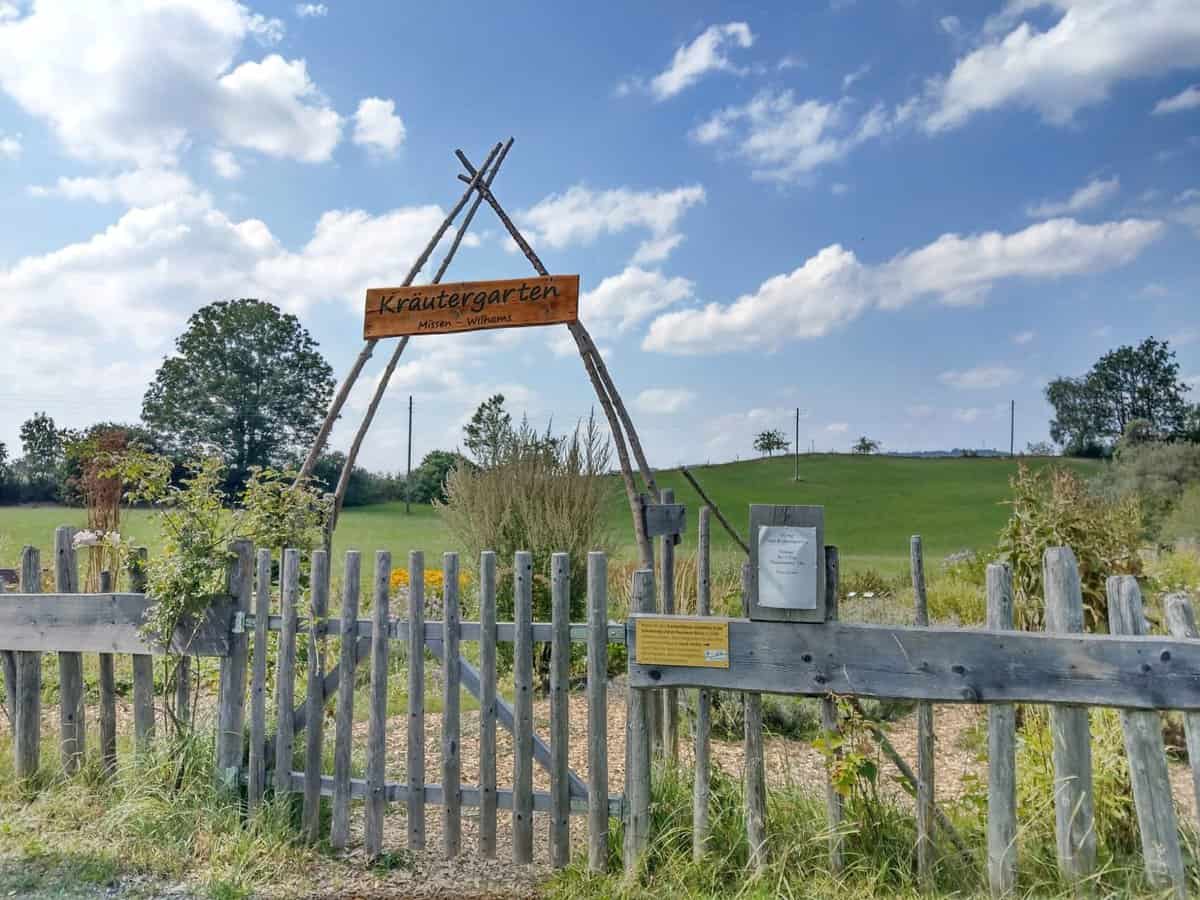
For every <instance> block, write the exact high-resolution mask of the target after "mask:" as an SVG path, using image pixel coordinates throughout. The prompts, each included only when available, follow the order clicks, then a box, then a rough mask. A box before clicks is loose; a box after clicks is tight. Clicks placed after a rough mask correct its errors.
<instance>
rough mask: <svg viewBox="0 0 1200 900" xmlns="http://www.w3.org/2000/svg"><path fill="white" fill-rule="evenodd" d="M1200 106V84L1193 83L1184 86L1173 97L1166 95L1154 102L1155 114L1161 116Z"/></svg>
mask: <svg viewBox="0 0 1200 900" xmlns="http://www.w3.org/2000/svg"><path fill="white" fill-rule="evenodd" d="M1198 106H1200V84H1193V85H1192V86H1191V87H1188V88H1184V89H1183V90H1182V91H1180V92H1179V93H1178V94H1175V95H1174V96H1173V97H1164V98H1163V99H1162V100H1159V101H1158V102H1157V103H1155V104H1154V115H1156V116H1161V115H1165V114H1167V113H1177V112H1183V111H1184V110H1187V109H1195V108H1196V107H1198Z"/></svg>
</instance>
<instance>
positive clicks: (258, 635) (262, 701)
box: [246, 549, 271, 813]
mask: <svg viewBox="0 0 1200 900" xmlns="http://www.w3.org/2000/svg"><path fill="white" fill-rule="evenodd" d="M257 568H258V573H257V578H256V582H255V585H254V660H253V665H252V666H251V675H250V765H249V769H250V771H249V777H248V779H247V784H246V805H247V806H248V807H249V809H250V812H252V813H253V812H254V811H255V810H257V809H258V807H259V806H260V805H261V804H262V799H263V792H264V789H265V788H266V784H267V757H266V753H267V654H268V653H269V647H268V644H267V635H268V626H269V625H270V619H271V551H270V550H267V549H262V550H259V551H258V563H257Z"/></svg>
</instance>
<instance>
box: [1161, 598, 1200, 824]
mask: <svg viewBox="0 0 1200 900" xmlns="http://www.w3.org/2000/svg"><path fill="white" fill-rule="evenodd" d="M1163 607H1164V608H1165V609H1166V612H1167V628H1168V629H1169V630H1170V632H1171V634H1173V635H1174V636H1175V637H1177V638H1182V639H1184V640H1189V641H1194V640H1198V639H1200V630H1197V628H1196V616H1195V614H1194V613H1193V612H1192V601H1191V600H1190V599H1189V598H1188V595H1187V594H1171V595H1170V596H1168V597H1167V599H1166V600H1165V601H1164V602H1163ZM1183 731H1184V739H1185V741H1186V742H1187V755H1188V765H1189V767H1190V768H1191V770H1192V793H1193V794H1194V795H1195V798H1196V815H1197V816H1198V817H1200V713H1197V712H1189V713H1184V716H1183Z"/></svg>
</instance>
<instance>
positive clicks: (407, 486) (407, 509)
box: [404, 394, 413, 516]
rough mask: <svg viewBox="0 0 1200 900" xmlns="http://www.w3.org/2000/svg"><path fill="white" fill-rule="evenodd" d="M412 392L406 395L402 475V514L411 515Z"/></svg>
mask: <svg viewBox="0 0 1200 900" xmlns="http://www.w3.org/2000/svg"><path fill="white" fill-rule="evenodd" d="M412 406H413V404H412V394H409V395H408V471H407V472H406V473H405V475H404V514H405V515H406V516H409V515H412V508H411V506H410V505H409V504H410V503H411V502H412Z"/></svg>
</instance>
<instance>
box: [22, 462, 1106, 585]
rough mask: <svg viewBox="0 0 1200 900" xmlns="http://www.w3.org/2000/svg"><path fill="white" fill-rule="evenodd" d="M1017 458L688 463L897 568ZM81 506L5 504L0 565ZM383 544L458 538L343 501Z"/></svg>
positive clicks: (1086, 466)
mask: <svg viewBox="0 0 1200 900" xmlns="http://www.w3.org/2000/svg"><path fill="white" fill-rule="evenodd" d="M1030 464H1031V465H1034V466H1044V465H1049V464H1062V465H1067V466H1070V467H1072V468H1074V469H1076V470H1078V471H1080V472H1082V473H1089V472H1092V471H1095V469H1096V467H1097V466H1098V465H1099V464H1098V463H1096V462H1093V461H1085V460H1048V459H1037V460H1032V461H1031V462H1030ZM1016 467H1017V464H1016V462H1014V461H1011V460H1007V459H908V458H902V457H890V456H849V455H840V454H839V455H834V454H817V455H811V456H801V457H800V481H798V482H797V481H794V480H793V471H794V469H793V461H792V458H791V457H786V458H785V457H776V458H775V459H760V460H753V461H749V462H739V463H726V464H723V465H715V466H698V467H695V468H694V469H692V473H693V474H694V475H695V476H696V478H697V479H698V480H699V481H700V483H701V484H702V485H703V486H704V489H705V491H706V492H707V493H708V494H709V496H710V497H712V499H713V500H714V501H715V502H716V503H717V504H718V505H719V506H720V507H721V509H722V511H724V512H725V514H726V516H727V517H729V519H730V520H731V521H732V522H733V524H734V525H735V527H737V528H738V529H739V530H740V531H741V532H742V533H743V536H744V535H745V530H746V528H747V518H748V515H749V510H748V507H749V504H751V503H781V504H783V503H796V504H817V505H823V506H824V507H825V527H826V540H827V541H829V542H830V543H832V544H837V545H838V547H839V548H840V549H841V552H842V559H843V562H844V565H845V566H846V567H847V568H848V569H850V570H858V569H863V568H868V567H870V568H876V569H879V570H881V571H882V572H884V573H885V574H894V573H896V572H898V571H899V570H900V569H902V568H903V566H904V565H905V564H906V561H907V559H908V538H909V535H911V534H915V533H919V534H921V535H922V536H923V537H924V540H925V547H926V554H927V556H928V558H929V559H930V560H938V559H941V558H942V557H943V556H945V555H946V554H949V553H952V552H954V551H956V550H962V549H968V548H969V549H975V550H984V549H987V548H988V547H991V546H993V545H994V544H995V542H996V536H997V534H998V532H999V530H1000V528H1001V526H1002V525H1003V524H1004V521H1005V520H1006V518H1007V517H1008V510H1007V507H1006V506H1005V505H1004V501H1005V500H1006V498H1007V497H1008V495H1009V487H1008V482H1009V478H1010V477H1011V476H1012V475H1013V473H1014V472H1015V471H1016ZM658 478H659V483H660V486H661V487H670V488H673V489H674V491H675V497H676V500H677V501H679V502H682V503H685V504H687V507H688V526H687V527H688V532H687V534H686V535H685V536H684V541H683V547H682V552H683V553H691V552H693V551H694V549H695V541H696V512H695V511H696V510H697V509H698V508H699V503H700V500H699V497H697V496H696V494H695V492H694V491H693V490H692V489H691V487H690V486H689V485H688V484H687V482H686V481H685V480H684V479H683V477H682V476H681V475H680V474H679V473H678V472H674V471H669V472H663V473H661V474H659V476H658ZM612 482H613V491H612V500H611V502H610V506H609V525H610V530H611V537H612V543H613V545H614V546H615V547H616V548H617V552H618V553H619V554H620V555H622V556H625V557H631V556H632V555H633V553H634V549H633V533H632V527H631V525H630V520H629V507H628V505H627V503H626V501H625V495H624V492H623V491H622V489H621V486H620V481H619V480H618V479H616V478H613V479H612ZM83 523H84V513H83V510H81V509H71V508H66V507H59V506H37V507H33V506H20V507H3V508H0V565H4V566H11V565H14V564H15V562H16V559H17V556H18V554H19V553H20V548H21V547H22V546H24V545H25V544H34V545H37V546H40V547H41V548H43V552H47V551H48V550H49V549H50V547H51V546H52V543H53V535H54V529H55V527H56V526H58V525H76V526H81V525H82V524H83ZM122 531H123V532H124V533H125V535H126V536H132V537H133V538H134V539H135V540H136V541H137V542H138V543H141V544H144V545H146V546H148V547H150V548H151V549H152V550H153V548H154V547H155V546H157V544H158V535H157V532H156V529H155V525H154V520H153V516H152V514H151V513H148V512H146V511H143V510H130V511H127V512H126V513H125V517H124V524H123V526H122ZM713 541H714V553H715V554H718V555H725V556H729V555H733V554H734V553H735V546H734V544H733V541H732V540H730V538H729V537H728V536H727V535H726V534H725V533H724V531H723V530H722V529H721V528H720V526H719V525H718V524H717V523H716V522H715V521H714V522H713ZM348 549H358V550H362V551H364V552H368V553H369V552H373V551H375V550H390V551H391V552H392V556H393V559H394V560H395V561H396V562H397V564H401V561H402V560H404V559H406V558H407V555H408V551H409V550H411V549H422V550H424V551H425V552H426V554H427V555H428V556H430V557H433V558H435V559H436V557H437V556H438V555H440V554H441V553H442V552H444V551H446V550H453V549H455V548H454V540H453V537H452V536H451V535H450V533H449V532H448V531H447V529H446V526H445V525H444V523H443V522H442V520H441V518H440V516H439V515H438V513H437V511H436V510H434V509H432V508H431V507H429V506H420V505H414V506H413V508H412V514H411V515H405V513H404V504H403V503H384V504H379V505H376V506H367V507H360V508H357V509H348V510H346V512H345V513H344V514H343V516H342V521H341V523H340V524H339V526H338V530H337V534H336V535H335V539H334V551H335V553H340V552H341V551H343V550H348Z"/></svg>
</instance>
